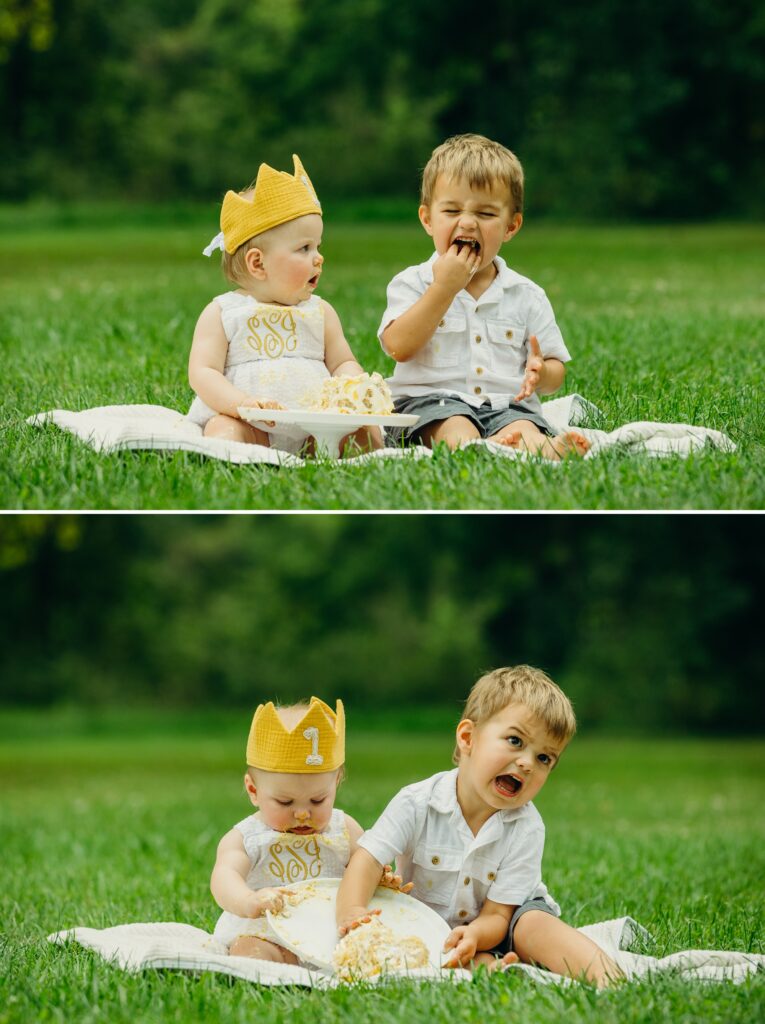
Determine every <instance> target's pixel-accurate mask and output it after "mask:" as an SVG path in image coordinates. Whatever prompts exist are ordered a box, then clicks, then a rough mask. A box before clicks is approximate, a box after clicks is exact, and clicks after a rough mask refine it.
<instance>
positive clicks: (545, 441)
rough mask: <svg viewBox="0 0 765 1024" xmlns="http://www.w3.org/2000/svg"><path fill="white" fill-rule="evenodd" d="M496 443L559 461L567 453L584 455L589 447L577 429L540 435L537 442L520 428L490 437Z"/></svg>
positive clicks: (565, 456) (588, 443)
mask: <svg viewBox="0 0 765 1024" xmlns="http://www.w3.org/2000/svg"><path fill="white" fill-rule="evenodd" d="M492 440H493V441H495V442H496V443H497V444H503V445H505V447H506V448H516V449H518V450H519V451H526V452H528V453H529V454H530V455H541V456H542V457H543V458H545V459H552V460H553V461H556V462H557V461H559V460H560V459H562V458H567V457H568V456H569V455H578V456H582V455H586V453H587V452H588V451H589V449H590V442H589V441H588V440H587V438H586V437H585V436H584V434H580V433H579V431H578V430H567V431H566V432H565V433H564V434H557V435H556V436H555V437H547V436H546V435H540V439H539V443H538V444H535V439H534V440H532V441H531V442H530V441H529V437H528V435H526V436H524V432H523V431H522V430H521V429H518V430H512V431H509V432H508V433H506V434H503V435H502V436H501V437H495V438H492Z"/></svg>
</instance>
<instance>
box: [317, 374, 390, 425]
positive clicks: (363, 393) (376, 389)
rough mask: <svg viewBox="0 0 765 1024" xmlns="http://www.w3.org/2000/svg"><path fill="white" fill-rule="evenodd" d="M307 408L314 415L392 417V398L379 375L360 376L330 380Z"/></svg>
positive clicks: (328, 379) (322, 384)
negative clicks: (342, 414)
mask: <svg viewBox="0 0 765 1024" xmlns="http://www.w3.org/2000/svg"><path fill="white" fill-rule="evenodd" d="M307 408H309V409H310V410H311V411H312V412H335V413H338V412H339V413H347V414H348V415H355V416H359V415H361V416H389V415H390V413H392V412H393V398H392V396H391V393H390V388H389V387H388V385H387V384H386V383H385V381H384V380H383V378H382V376H381V375H380V374H379V373H373V374H371V375H370V374H368V373H359V374H357V375H356V376H355V377H327V378H326V379H325V380H323V381H322V383H321V388H320V389H319V390H318V391H317V392H316V393H314V394H311V395H309V396H308V405H307Z"/></svg>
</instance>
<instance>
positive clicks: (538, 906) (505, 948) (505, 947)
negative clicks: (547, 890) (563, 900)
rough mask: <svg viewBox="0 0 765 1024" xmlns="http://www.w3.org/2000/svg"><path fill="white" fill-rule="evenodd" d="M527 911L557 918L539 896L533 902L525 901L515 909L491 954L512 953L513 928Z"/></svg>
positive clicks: (513, 948) (513, 947)
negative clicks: (503, 935) (504, 933)
mask: <svg viewBox="0 0 765 1024" xmlns="http://www.w3.org/2000/svg"><path fill="white" fill-rule="evenodd" d="M529 910H541V911H542V913H543V914H552V916H553V917H557V916H558V915H557V914H556V913H555V911H554V910H553V908H552V907H551V906H550V905H549V903H546V902H545V901H544V900H543V899H542V897H541V896H535V897H534V899H533V900H526V902H525V903H521V905H520V907H516V910H515V913H514V914H513V916H512V917H511V918H510V924H509V925H508V928H507V935H506V936H505V937H504V939H503V940H502V941H501V942H500V943H499V945H498V946H495V947H494V949H492V950H491V952H492V953H496V955H497V956H504V955H505V953H512V952H514V950H515V945H514V943H513V935H514V933H515V926H516V925H517V924H518V922H519V921H520V919H521V918H522V917H523V915H524V914H526V913H528V911H529Z"/></svg>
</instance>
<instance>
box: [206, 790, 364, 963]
mask: <svg viewBox="0 0 765 1024" xmlns="http://www.w3.org/2000/svg"><path fill="white" fill-rule="evenodd" d="M234 828H236V829H238V830H239V831H240V832H241V833H242V840H243V842H244V848H245V850H246V852H247V855H248V857H249V858H250V863H251V865H252V866H251V868H250V872H249V874H248V875H247V879H246V881H247V885H248V886H249V888H250V889H252V890H256V889H265V888H275V887H278V886H289V885H290V884H291V883H295V882H303V881H310V880H311V879H312V878H342V876H343V872H344V871H345V868H346V865H347V863H348V860H349V859H350V855H351V842H350V837H349V835H348V829H347V828H346V825H345V814H344V813H343V812H342V811H341V810H338V808H335V809H334V810H333V811H332V817H331V818H330V819H329V825H328V826H327V827H326V829H325V830H324V831H323V832H315V833H314V834H313V835H307V836H299V835H295V834H294V833H292V832H276V831H275V830H274V829H272V828H269V827H268V825H266V824H264V822H263V821H262V820H261V819H260V817H259V816H258V815H257V814H251V815H250V817H249V818H245V819H244V821H240V822H239V823H238V824H237V825H234ZM239 935H258V936H260V938H266V939H267V938H270V937H271V936H270V933H269V930H268V923H267V921H266V918H265V916H264V917H238V916H237V915H236V914H231V913H229V912H228V911H227V910H224V911H223V913H222V914H221V915H220V917H219V918H218V923H217V924H216V925H215V932H214V936H215V938H216V939H217V940H218V941H219V942H222V943H224V944H225V945H226V946H230V945H231V943H232V942H233V941H234V939H236V938H237V937H238V936H239Z"/></svg>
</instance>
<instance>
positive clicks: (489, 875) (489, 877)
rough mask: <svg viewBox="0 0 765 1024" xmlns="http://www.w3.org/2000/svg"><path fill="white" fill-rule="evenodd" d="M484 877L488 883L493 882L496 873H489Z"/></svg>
mask: <svg viewBox="0 0 765 1024" xmlns="http://www.w3.org/2000/svg"><path fill="white" fill-rule="evenodd" d="M486 877H487V878H488V879H489V881H490V882H493V881H494V879H495V878H496V877H497V875H496V872H494V871H490V872H489V873H488V875H487V876H486Z"/></svg>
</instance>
